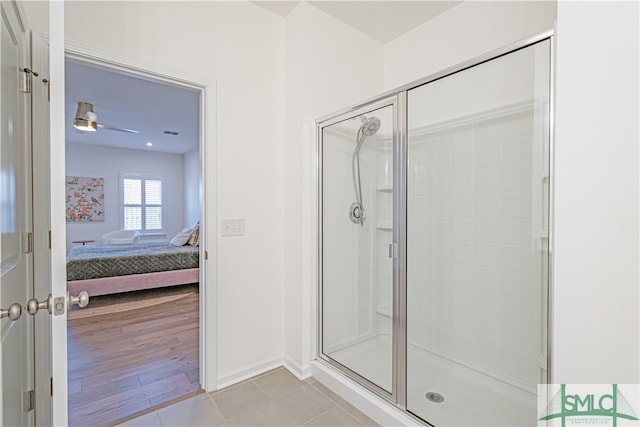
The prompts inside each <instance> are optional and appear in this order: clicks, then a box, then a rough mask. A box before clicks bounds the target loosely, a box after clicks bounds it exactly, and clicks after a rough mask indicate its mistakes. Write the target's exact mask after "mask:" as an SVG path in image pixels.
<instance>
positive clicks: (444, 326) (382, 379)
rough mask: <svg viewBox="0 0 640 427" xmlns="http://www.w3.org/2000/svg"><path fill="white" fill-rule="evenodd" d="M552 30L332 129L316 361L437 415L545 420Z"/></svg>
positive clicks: (323, 134) (322, 180) (464, 419)
mask: <svg viewBox="0 0 640 427" xmlns="http://www.w3.org/2000/svg"><path fill="white" fill-rule="evenodd" d="M551 61H552V35H551V34H542V35H539V36H536V37H533V38H531V39H529V40H526V41H523V42H521V43H518V44H517V45H514V46H510V47H507V48H504V49H502V50H500V51H497V52H494V53H492V54H489V55H486V56H485V57H482V58H478V59H476V60H474V61H472V62H469V63H466V64H462V65H461V66H459V67H455V68H452V69H450V70H446V71H444V72H441V73H438V74H437V75H434V76H430V77H428V78H425V79H423V80H421V81H419V82H415V83H412V84H410V85H407V86H405V87H402V88H400V89H398V90H395V91H391V92H389V93H387V94H384V95H381V96H379V97H377V98H375V99H373V100H371V101H369V102H367V103H365V104H361V105H360V106H358V107H354V108H350V109H346V110H344V111H341V112H338V113H335V114H332V115H330V116H327V117H325V118H323V119H320V120H319V121H318V122H317V127H318V186H319V188H318V209H319V210H318V218H319V221H318V243H319V247H318V283H319V286H318V329H319V330H318V358H319V359H321V360H323V361H324V362H325V363H328V364H330V365H332V366H333V367H335V368H336V369H338V370H340V371H341V372H342V373H344V374H345V375H347V376H348V377H350V378H351V379H352V380H354V381H356V382H359V383H360V384H361V385H363V386H364V387H366V388H367V389H369V390H370V391H373V392H375V393H377V394H378V395H379V396H382V397H383V398H385V399H388V400H389V401H390V402H391V403H392V404H394V405H397V406H398V407H399V408H401V409H403V410H405V411H407V412H408V413H410V414H412V415H413V416H414V417H417V418H419V419H420V420H422V421H424V422H427V423H430V424H432V425H437V426H446V425H456V426H462V425H468V426H490V425H491V426H496V425H498V426H499V425H504V426H511V425H531V424H534V423H535V420H536V403H537V398H536V390H537V384H539V383H546V382H547V379H548V375H549V366H548V363H547V360H548V355H549V347H548V342H549V337H548V333H547V331H548V324H549V320H548V319H549V297H548V296H549V285H550V283H549V282H550V281H549V277H550V274H549V250H550V249H549V248H550V237H551V236H550V230H551V224H550V218H551V216H550V211H551V206H550V200H551V197H550V189H551V188H552V186H551V174H550V172H551V168H550V164H551V153H552V150H551V148H550V145H551V144H550V141H551V133H552V132H551V117H552V114H551V112H552V111H551V106H552V102H551V93H552V91H551V79H552V73H551V70H552V63H551Z"/></svg>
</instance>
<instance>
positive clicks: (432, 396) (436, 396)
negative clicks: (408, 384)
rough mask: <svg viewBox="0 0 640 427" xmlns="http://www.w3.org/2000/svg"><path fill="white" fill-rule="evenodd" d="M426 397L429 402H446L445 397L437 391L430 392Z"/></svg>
mask: <svg viewBox="0 0 640 427" xmlns="http://www.w3.org/2000/svg"><path fill="white" fill-rule="evenodd" d="M424 397H426V398H427V400H429V401H431V402H433V403H442V402H444V396H443V395H441V394H440V393H436V392H435V391H430V392H429V393H427V394H425V395H424Z"/></svg>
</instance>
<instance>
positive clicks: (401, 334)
mask: <svg viewBox="0 0 640 427" xmlns="http://www.w3.org/2000/svg"><path fill="white" fill-rule="evenodd" d="M546 40H549V41H550V65H549V68H550V70H549V71H550V72H549V79H550V84H549V104H550V105H549V129H548V131H549V136H548V137H549V205H548V206H549V252H548V273H547V274H548V277H547V279H548V285H547V289H546V294H547V298H546V303H547V313H546V314H547V316H546V323H547V328H546V337H547V343H546V345H547V349H546V351H547V361H546V368H547V378H546V380H547V384H551V383H553V380H552V379H553V371H552V363H551V362H552V347H551V343H552V341H553V335H552V331H553V327H552V326H553V318H552V313H553V270H554V266H553V247H554V239H553V236H554V201H553V200H554V182H555V180H554V159H555V156H554V152H555V138H554V136H555V125H554V123H555V117H554V114H555V107H554V106H555V38H554V30H548V31H545V32H542V33H539V34H536V35H534V36H531V37H528V38H526V39H523V40H520V41H517V42H515V43H512V44H509V45H507V46H504V47H502V48H500V49H496V50H494V51H492V52H489V53H487V54H484V55H481V56H478V57H476V58H473V59H471V60H469V61H465V62H462V63H460V64H458V65H455V66H453V67H450V68H447V69H444V70H442V71H439V72H437V73H434V74H431V75H429V76H427V77H424V78H422V79H419V80H416V81H413V82H411V83H408V84H406V85H403V86H400V87H398V88H396V89H392V90H389V91H387V92H384V93H382V94H380V95H378V96H375V97H373V98H370V99H368V100H366V101H364V102H362V103H359V104H356V105H353V106H351V107H347V108H344V109H342V110H339V111H337V112H335V113H332V114H329V115H327V116H324V117H321V118H319V119H317V120H316V138H317V152H316V153H315V155H316V164H315V167H316V174H315V175H316V204H317V206H316V207H317V212H316V215H317V216H316V218H317V229H316V233H317V235H316V239H317V240H316V241H317V247H316V251H317V253H316V255H317V260H316V261H317V264H316V265H317V267H316V276H317V277H316V280H317V282H316V291H317V294H316V298H317V304H316V309H317V313H316V322H317V328H316V354H315V358H316V359H318V360H319V361H320V362H321V363H323V364H326V365H329V366H331V367H333V368H335V369H337V370H338V371H339V372H340V373H342V374H344V375H345V376H347V377H348V378H350V379H351V380H353V381H355V382H356V383H358V384H360V385H362V386H363V387H364V388H365V389H367V390H368V391H371V392H373V393H375V394H376V395H378V396H380V397H382V398H383V399H385V400H386V401H388V402H389V403H391V404H392V405H394V406H396V407H397V408H399V409H401V410H403V411H404V413H405V414H408V415H409V416H411V417H412V418H414V419H415V420H416V421H419V422H421V423H424V422H425V420H423V419H421V418H419V417H417V416H415V414H412V413H411V412H409V411H408V410H407V405H406V404H407V396H406V378H407V360H406V347H407V337H406V327H407V325H406V323H407V320H406V316H407V303H406V267H407V262H406V261H407V260H406V252H407V248H406V239H404V236H406V231H407V212H406V202H407V200H406V198H407V195H406V190H407V177H406V174H405V173H403V172H405V171H404V170H403V167H404V165H406V164H408V163H407V161H408V159H407V148H408V145H407V143H408V141H407V93H408V91H409V90H411V89H414V88H417V87H419V86H422V85H425V84H428V83H431V82H434V81H436V80H440V79H442V78H445V77H448V76H450V75H453V74H456V73H459V72H461V71H464V70H466V69H469V68H472V67H475V66H476V65H480V64H482V63H485V62H488V61H491V60H493V59H497V58H499V57H501V56H504V55H508V54H510V53H513V52H516V51H518V50H521V49H524V48H527V47H530V46H532V45H535V44H537V43H540V42H543V41H546ZM386 106H391V107H392V108H393V117H394V118H393V120H394V126H393V127H394V130H393V243H392V244H393V246H394V247H393V249H394V252H395V254H394V255H395V256H394V258H393V316H392V322H393V323H392V325H393V327H392V331H393V332H392V333H393V336H392V340H393V341H392V352H393V354H392V390H391V392H388V391H387V390H384V389H383V388H381V387H380V386H378V385H376V384H374V383H373V382H371V381H370V380H368V379H367V378H364V377H363V376H361V375H359V374H358V373H356V372H354V371H352V370H351V369H349V368H348V367H346V366H344V365H342V364H340V363H339V362H337V361H335V360H333V359H331V358H330V357H328V356H327V355H325V354H324V353H323V350H322V349H323V346H322V334H323V331H322V312H323V306H322V304H323V302H322V301H323V299H322V280H323V277H322V253H323V247H322V243H323V242H322V161H323V159H322V147H323V140H322V129H323V128H324V127H327V126H330V125H332V124H335V123H338V122H341V121H345V120H349V119H352V118H355V117H358V116H361V115H364V114H368V113H369V112H371V111H372V110H376V109H379V108H383V107H386ZM312 357H313V355H312ZM427 424H428V423H427Z"/></svg>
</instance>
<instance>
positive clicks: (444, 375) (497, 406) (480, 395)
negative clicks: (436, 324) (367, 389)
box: [329, 335, 537, 427]
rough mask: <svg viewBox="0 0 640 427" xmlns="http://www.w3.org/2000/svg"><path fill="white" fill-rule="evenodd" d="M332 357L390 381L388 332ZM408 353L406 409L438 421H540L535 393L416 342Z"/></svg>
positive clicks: (370, 376) (441, 423) (469, 423)
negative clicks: (431, 351) (428, 396)
mask: <svg viewBox="0 0 640 427" xmlns="http://www.w3.org/2000/svg"><path fill="white" fill-rule="evenodd" d="M329 356H330V357H331V358H332V359H334V360H336V361H338V362H340V363H341V364H343V365H345V366H348V367H349V368H350V369H352V370H353V371H355V372H357V373H358V374H360V375H361V376H363V377H365V378H367V379H369V380H370V381H372V382H373V383H375V384H378V385H380V386H382V387H383V388H385V387H384V386H387V385H389V384H391V339H390V337H389V336H388V335H378V336H376V337H374V338H371V339H369V340H366V341H362V342H359V343H357V344H354V345H352V346H349V347H346V348H343V349H341V350H339V351H336V352H334V353H332V354H330V355H329ZM407 358H408V365H407V366H408V367H410V369H411V372H409V378H408V381H407V409H408V410H409V411H410V412H412V413H413V414H415V415H417V416H418V417H420V418H422V419H424V420H426V421H428V422H430V423H432V424H433V425H436V426H438V427H440V426H525V425H535V423H536V402H537V401H536V395H535V394H532V393H529V392H527V391H524V390H522V389H520V388H518V387H515V386H512V385H510V384H507V383H505V382H503V381H500V380H497V379H495V378H493V377H491V376H489V375H486V374H483V373H480V372H478V371H476V370H474V369H471V368H468V367H466V366H463V365H460V364H458V363H455V362H452V361H450V360H448V359H445V358H443V357H441V356H437V355H435V354H433V353H430V352H428V351H425V350H423V349H421V348H418V347H415V346H412V345H409V348H408V354H407ZM417 367H420V368H419V369H417ZM428 393H437V394H439V395H440V396H442V397H443V398H444V400H443V401H441V402H434V401H431V400H429V399H428V398H427V394H428ZM432 396H433V395H432ZM436 400H439V399H436Z"/></svg>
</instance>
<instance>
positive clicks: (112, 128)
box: [98, 123, 140, 133]
mask: <svg viewBox="0 0 640 427" xmlns="http://www.w3.org/2000/svg"><path fill="white" fill-rule="evenodd" d="M98 127H99V128H102V129H108V130H117V131H119V132H127V133H140V132H139V131H137V130H133V129H126V128H117V127H115V126H109V125H105V124H104V123H98Z"/></svg>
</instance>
